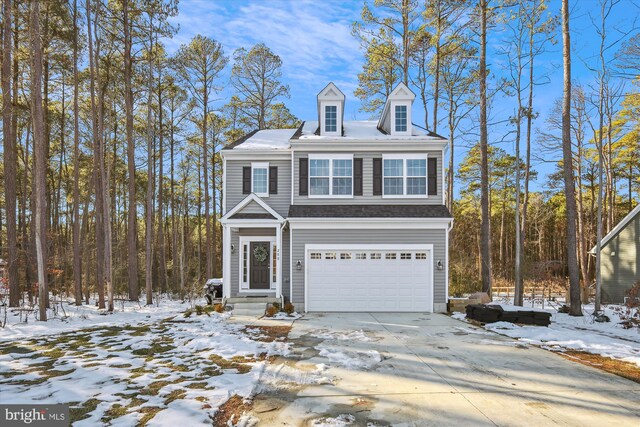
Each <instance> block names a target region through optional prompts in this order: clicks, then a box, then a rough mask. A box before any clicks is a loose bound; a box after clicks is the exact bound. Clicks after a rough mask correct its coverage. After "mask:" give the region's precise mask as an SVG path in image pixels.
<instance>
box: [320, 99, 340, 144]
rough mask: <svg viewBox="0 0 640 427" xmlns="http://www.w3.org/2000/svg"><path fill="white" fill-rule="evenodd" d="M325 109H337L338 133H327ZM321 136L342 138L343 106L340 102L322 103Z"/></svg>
mask: <svg viewBox="0 0 640 427" xmlns="http://www.w3.org/2000/svg"><path fill="white" fill-rule="evenodd" d="M325 107H336V131H335V132H327V131H326V130H325V129H326V128H325V123H326V117H325V116H326V109H325ZM320 120H321V123H320V135H327V136H342V106H341V104H340V102H338V101H321V103H320Z"/></svg>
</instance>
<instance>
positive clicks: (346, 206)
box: [220, 83, 453, 312]
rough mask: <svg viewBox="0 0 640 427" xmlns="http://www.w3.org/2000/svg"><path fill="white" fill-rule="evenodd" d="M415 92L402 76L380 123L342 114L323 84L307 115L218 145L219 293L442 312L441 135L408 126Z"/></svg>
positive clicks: (446, 217) (448, 221)
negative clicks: (312, 114) (313, 114)
mask: <svg viewBox="0 0 640 427" xmlns="http://www.w3.org/2000/svg"><path fill="white" fill-rule="evenodd" d="M414 98H415V95H414V94H413V92H411V90H410V89H409V88H408V87H407V86H405V85H404V84H402V83H401V84H399V85H398V86H397V87H396V88H395V89H394V90H393V92H392V93H391V94H390V95H389V98H388V99H387V101H386V104H385V106H384V109H383V112H382V115H381V117H380V120H379V121H377V122H376V121H345V120H344V101H345V96H344V94H343V93H342V92H341V91H340V90H339V89H338V88H337V87H336V86H335V85H334V84H333V83H330V84H329V85H327V86H326V87H325V88H324V89H323V90H322V91H321V92H320V93H319V94H318V97H317V103H318V120H317V121H307V122H304V123H302V125H301V126H300V127H299V128H298V129H278V130H261V131H255V132H252V133H250V134H248V135H246V136H244V137H243V138H241V139H239V140H238V141H236V142H234V143H232V144H230V145H229V146H227V147H225V149H223V150H222V158H223V162H224V166H223V168H224V169H223V170H224V172H223V173H224V175H223V180H224V188H223V191H224V193H223V198H224V200H223V217H222V219H221V220H220V222H221V223H222V225H223V276H224V296H225V298H229V297H240V296H268V297H276V298H282V299H284V300H285V301H291V302H292V303H293V304H295V306H296V309H297V310H298V311H411V312H432V311H436V312H443V311H445V310H446V302H447V295H448V264H449V263H448V245H449V230H450V229H451V226H452V222H453V219H452V218H451V214H450V213H449V211H448V209H447V208H446V207H445V206H444V192H443V181H444V179H443V176H444V174H443V168H442V163H443V152H444V150H445V148H446V147H447V140H446V139H444V138H442V137H440V136H438V135H435V134H433V133H430V132H427V131H423V130H421V129H420V128H417V127H416V126H414V125H412V123H411V107H412V104H413V100H414Z"/></svg>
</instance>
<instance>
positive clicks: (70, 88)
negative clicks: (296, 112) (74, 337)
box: [0, 0, 299, 320]
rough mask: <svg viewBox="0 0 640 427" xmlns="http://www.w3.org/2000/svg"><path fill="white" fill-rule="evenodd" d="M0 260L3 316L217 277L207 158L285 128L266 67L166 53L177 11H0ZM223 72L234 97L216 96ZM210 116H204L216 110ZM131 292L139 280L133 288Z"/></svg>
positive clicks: (266, 57)
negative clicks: (33, 306)
mask: <svg viewBox="0 0 640 427" xmlns="http://www.w3.org/2000/svg"><path fill="white" fill-rule="evenodd" d="M2 11H3V13H2V28H3V31H2V38H3V44H2V46H3V49H2V101H3V116H2V122H3V138H2V140H3V167H2V169H1V172H2V176H3V183H4V191H3V194H2V196H1V199H0V200H1V206H2V212H1V213H2V214H3V215H2V217H0V219H1V220H0V247H1V248H2V256H3V257H4V256H6V259H7V261H8V283H9V287H10V301H9V304H10V306H12V307H15V306H18V305H19V304H21V303H22V299H23V298H27V299H28V300H29V301H31V302H32V301H33V300H34V298H35V297H36V294H38V295H39V297H40V298H39V299H40V301H42V302H43V304H41V305H40V306H41V311H40V319H42V320H44V319H46V312H45V311H44V307H45V305H46V304H47V303H48V302H47V299H48V295H49V292H53V293H54V294H72V295H74V296H75V301H76V304H82V303H83V301H84V302H86V303H88V302H89V297H90V294H92V293H96V294H97V298H98V305H99V306H100V307H101V308H107V309H109V310H112V309H113V304H114V299H115V298H117V297H119V298H127V299H131V300H137V299H138V298H139V297H140V293H141V287H140V285H141V283H142V282H143V280H144V282H143V283H144V288H142V289H143V291H144V294H145V299H146V302H147V304H151V303H152V301H153V295H154V292H173V293H176V294H180V295H183V294H184V293H185V292H186V291H187V290H188V289H190V288H191V287H194V286H197V287H200V286H201V284H202V279H203V278H205V277H214V276H217V275H219V267H218V266H219V264H220V251H219V250H218V248H219V247H220V233H218V232H217V229H218V228H219V227H218V223H217V221H216V218H217V217H218V216H219V212H220V204H221V199H222V193H221V179H222V170H221V164H220V158H219V154H218V153H219V150H220V148H221V147H223V146H224V145H225V144H226V143H227V142H229V141H233V140H235V139H236V138H238V137H239V136H241V135H243V134H244V133H246V132H248V131H250V130H253V129H254V128H261V129H262V128H268V127H295V126H297V125H298V124H299V122H298V120H297V118H295V117H294V116H293V115H292V114H291V113H290V112H289V110H288V109H287V107H286V106H285V105H284V104H283V103H282V102H281V99H284V98H286V97H287V96H288V88H287V86H286V85H283V84H282V83H280V78H281V71H280V68H281V65H282V62H281V60H280V58H279V57H278V56H277V55H275V54H274V53H273V52H272V51H271V50H270V49H269V48H268V47H266V46H264V45H261V44H258V45H255V46H253V47H249V48H248V49H239V50H237V51H236V52H235V53H234V54H233V58H231V59H230V58H229V56H228V54H227V53H226V52H225V51H224V47H223V46H222V45H221V44H220V43H219V42H217V41H215V40H213V39H211V38H208V37H205V36H201V35H198V36H196V37H194V38H193V39H192V40H191V41H190V42H189V43H188V44H186V45H183V46H182V47H181V48H180V49H179V50H178V51H177V52H176V53H175V54H174V55H168V54H167V53H166V51H165V49H164V45H163V43H162V39H163V38H166V37H171V36H172V35H173V34H175V32H176V30H177V29H176V28H175V27H173V26H172V25H171V24H170V23H169V21H168V20H169V18H170V17H172V16H175V15H176V14H177V13H178V9H177V1H173V0H171V1H152V2H149V1H103V0H85V1H78V0H73V1H68V2H65V1H12V0H4V1H3V9H2ZM230 61H232V64H233V67H232V81H231V84H232V85H233V87H234V88H235V89H236V94H237V95H236V96H234V97H233V98H231V99H229V100H227V101H228V102H226V103H224V104H222V103H220V102H219V101H218V100H217V99H215V94H216V93H217V92H218V91H219V89H220V88H221V86H223V85H225V84H226V83H227V82H226V81H223V79H222V78H221V71H222V70H223V69H224V68H225V67H227V65H228V64H229V62H230ZM214 103H215V107H214ZM143 278H144V279H143Z"/></svg>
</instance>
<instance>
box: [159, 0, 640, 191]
mask: <svg viewBox="0 0 640 427" xmlns="http://www.w3.org/2000/svg"><path fill="white" fill-rule="evenodd" d="M362 4H363V1H362V0H354V1H336V0H244V1H241V0H180V3H179V11H180V13H179V15H178V16H177V17H175V18H173V19H172V22H173V23H174V24H177V25H179V31H178V33H177V35H176V36H174V37H173V39H170V40H166V41H165V42H166V44H167V48H168V51H169V52H170V53H172V52H174V51H175V50H176V49H177V48H178V47H179V46H180V45H181V44H183V43H188V41H189V40H190V39H191V37H193V36H194V35H196V34H198V33H200V34H203V35H206V36H208V37H211V38H213V39H216V40H218V41H220V42H221V43H222V45H223V46H224V49H225V52H226V54H227V55H228V56H229V57H231V56H232V54H233V51H234V50H235V49H237V48H239V47H250V46H252V45H254V44H256V43H260V42H263V43H265V44H266V45H267V46H269V47H270V48H271V49H272V50H273V51H274V52H275V53H276V54H278V55H280V57H281V58H282V61H283V69H282V74H283V81H284V82H285V83H287V84H288V85H289V87H290V93H291V98H290V99H288V100H285V102H286V104H287V105H288V107H289V108H290V109H291V110H292V112H293V113H294V114H295V115H296V116H298V117H299V118H301V119H303V120H313V119H314V118H315V117H316V103H315V99H316V98H315V97H316V94H317V93H318V92H319V91H320V90H321V89H322V88H323V87H324V86H325V85H326V84H327V83H328V82H329V81H333V82H334V83H336V85H338V87H339V88H340V89H341V90H342V91H343V92H344V93H345V94H346V97H347V103H346V107H345V119H347V120H353V119H367V118H369V115H368V114H367V113H362V112H360V111H359V108H360V103H359V101H358V100H357V99H356V98H355V96H354V95H353V91H354V90H355V89H356V87H357V73H358V72H359V71H360V70H361V67H362V63H363V55H362V51H361V50H360V46H359V42H358V40H356V39H355V38H354V37H353V36H352V35H351V24H352V22H353V21H354V20H358V19H359V17H360V11H361V8H362ZM598 4H599V3H598V0H573V1H570V5H571V6H570V7H571V26H572V37H573V39H572V44H573V58H572V59H573V70H572V72H573V79H574V80H575V81H578V82H580V83H582V84H583V85H584V86H585V87H586V86H588V85H589V84H591V83H592V82H593V75H592V74H591V72H590V71H589V70H588V66H589V65H590V64H593V63H594V62H595V61H596V60H597V57H596V55H597V49H598V44H599V40H598V35H597V34H596V33H595V31H594V27H593V20H597V19H599V6H598ZM549 9H550V10H553V11H558V12H559V11H560V0H552V1H551V3H550V7H549ZM638 16H640V2H639V1H638V0H621V2H620V3H619V4H618V5H617V6H616V7H615V9H614V12H613V13H612V15H611V16H610V18H609V19H610V21H609V22H610V24H609V29H610V37H611V40H614V39H617V38H619V37H620V33H621V32H626V31H628V30H629V29H630V28H631V27H632V24H633V19H636V18H637V17H638ZM636 24H637V25H640V22H637V23H636ZM559 31H560V29H558V33H557V41H558V43H557V44H556V45H555V46H550V47H549V52H548V53H546V54H545V55H543V56H541V57H540V59H539V66H538V70H537V73H538V74H539V75H540V76H542V75H545V78H541V79H540V80H541V81H544V82H546V83H545V84H543V85H540V86H538V87H537V88H536V92H535V103H536V109H537V111H538V112H539V113H540V118H539V119H538V120H537V122H536V125H537V126H544V121H543V119H544V118H545V117H546V116H547V115H548V113H549V110H550V109H551V107H552V105H553V103H554V101H555V100H556V99H558V98H559V97H560V96H561V95H562V68H561V65H562V62H561V61H562V57H561V49H562V45H561V34H560V32H559ZM506 37H507V34H500V33H495V32H494V33H492V34H490V35H489V44H490V49H489V61H488V63H489V66H490V68H491V69H492V73H495V74H500V73H501V72H502V71H503V69H504V68H505V67H507V63H506V60H505V58H504V57H500V56H498V55H496V54H495V49H497V48H498V47H499V46H500V45H502V44H503V43H505V39H506ZM615 50H616V48H613V49H611V51H610V53H609V55H610V56H612V55H613V54H614V51H615ZM229 71H230V66H229V67H228V68H227V70H225V75H224V76H223V81H222V82H220V83H221V84H222V85H226V83H227V79H228V74H229ZM230 95H231V92H230V89H228V88H227V89H224V90H223V91H222V92H221V93H219V94H218V98H220V105H222V104H224V102H226V100H227V99H228V98H229V96H230ZM511 101H512V100H510V99H508V98H504V97H502V98H500V99H497V100H496V102H494V109H493V111H492V118H493V119H494V120H495V121H500V120H504V119H506V118H508V116H509V115H510V114H511V113H512V111H513V107H512V103H511ZM416 107H419V106H418V102H416ZM440 115H442V114H440ZM421 117H423V113H422V112H421V111H420V108H414V112H413V120H414V122H415V123H417V124H420V125H422V124H423V123H422V119H421ZM438 131H439V133H441V134H444V135H445V136H446V132H445V131H444V126H443V127H442V128H441V129H438ZM505 133H506V129H505V128H504V126H500V125H496V126H494V127H493V128H492V129H491V137H492V140H493V141H494V143H496V144H497V145H500V146H501V147H502V148H504V149H505V150H507V151H509V152H512V150H513V142H512V140H511V139H510V138H509V137H507V138H506V139H505V138H504V135H505ZM473 139H474V138H473V137H468V138H467V141H466V142H463V144H466V145H469V144H471V143H472V142H473ZM499 141H500V142H499ZM463 148H464V147H463ZM464 152H465V150H464V149H462V150H457V153H458V154H457V155H456V158H457V159H458V160H460V159H461V158H462V157H463V156H464ZM547 160H553V159H552V158H549V159H547ZM537 168H538V169H539V170H540V172H541V175H542V176H543V175H544V174H545V173H546V172H548V171H549V170H550V166H548V165H544V164H541V165H538V167H537ZM539 181H544V179H539Z"/></svg>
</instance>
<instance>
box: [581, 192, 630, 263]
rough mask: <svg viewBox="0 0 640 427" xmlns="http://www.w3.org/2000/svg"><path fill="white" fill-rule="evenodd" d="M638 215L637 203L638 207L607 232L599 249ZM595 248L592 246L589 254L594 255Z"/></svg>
mask: <svg viewBox="0 0 640 427" xmlns="http://www.w3.org/2000/svg"><path fill="white" fill-rule="evenodd" d="M639 214H640V203H638V205H637V206H636V207H635V208H633V209H632V210H631V212H629V214H627V216H625V217H624V218H622V220H621V221H620V222H619V223H618V224H616V226H615V227H613V229H612V230H611V231H610V232H608V233H607V235H606V236H604V237H603V238H602V241H601V242H600V247H601V248H602V247H604V246H605V245H606V244H607V243H609V241H610V240H611V239H613V238H614V237H615V236H616V235H617V234H618V233H619V232H621V231H622V230H623V229H624V228H625V227H626V226H627V224H629V223H630V222H631V221H632V220H633V219H634V218H635V217H636V215H639ZM596 248H597V245H596V246H594V247H593V248H592V249H591V250H590V251H589V253H590V254H595V253H596Z"/></svg>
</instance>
